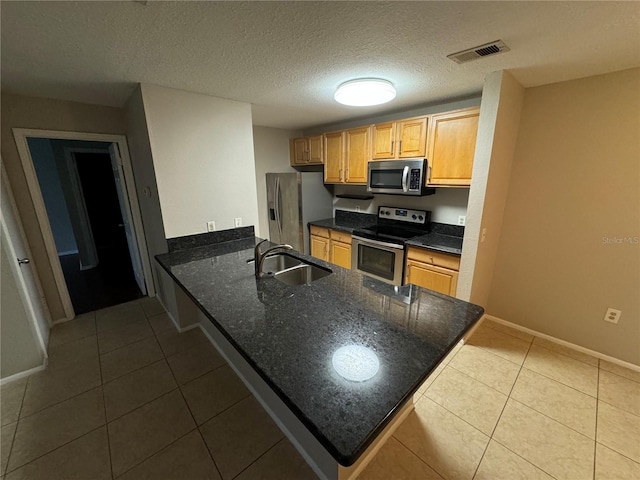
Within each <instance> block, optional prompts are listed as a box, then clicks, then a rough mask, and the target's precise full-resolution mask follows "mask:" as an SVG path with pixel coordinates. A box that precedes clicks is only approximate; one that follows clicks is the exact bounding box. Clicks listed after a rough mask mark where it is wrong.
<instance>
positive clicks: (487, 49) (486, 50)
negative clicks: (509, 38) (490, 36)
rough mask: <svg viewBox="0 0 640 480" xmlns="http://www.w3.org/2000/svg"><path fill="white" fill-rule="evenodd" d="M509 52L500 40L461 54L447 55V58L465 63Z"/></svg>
mask: <svg viewBox="0 0 640 480" xmlns="http://www.w3.org/2000/svg"><path fill="white" fill-rule="evenodd" d="M509 50H511V49H510V48H509V47H507V46H506V45H505V43H504V42H503V41H502V40H495V41H493V42H490V43H485V44H484V45H479V46H477V47H473V48H468V49H467V50H462V51H461V52H457V53H452V54H451V55H447V58H449V59H451V60H453V61H454V62H456V63H466V62H470V61H471V60H475V59H477V58H481V57H487V56H489V55H495V54H496V53H501V52H508V51H509Z"/></svg>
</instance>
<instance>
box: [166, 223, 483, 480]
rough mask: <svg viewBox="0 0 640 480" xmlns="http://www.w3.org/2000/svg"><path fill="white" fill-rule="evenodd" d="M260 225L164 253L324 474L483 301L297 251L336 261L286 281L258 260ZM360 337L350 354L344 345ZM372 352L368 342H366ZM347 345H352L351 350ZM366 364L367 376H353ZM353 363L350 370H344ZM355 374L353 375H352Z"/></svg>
mask: <svg viewBox="0 0 640 480" xmlns="http://www.w3.org/2000/svg"><path fill="white" fill-rule="evenodd" d="M258 241H260V239H258V238H255V237H254V236H253V232H251V236H248V237H246V238H241V239H237V240H234V241H228V242H223V243H218V244H211V245H205V246H200V247H197V248H189V249H186V250H180V251H175V252H173V253H167V254H163V255H159V256H157V257H156V259H157V261H158V262H159V264H160V265H161V266H162V267H163V268H164V270H166V271H167V272H168V274H169V275H170V276H171V277H172V278H173V280H174V281H175V282H176V284H177V285H178V286H180V287H181V289H182V290H183V291H184V292H185V293H186V294H187V296H188V297H190V299H191V300H192V301H193V302H194V303H195V305H196V306H197V307H198V308H199V310H200V311H201V312H202V313H201V314H199V316H198V319H199V320H198V321H199V322H200V325H201V326H202V328H204V329H205V331H206V332H207V333H209V335H210V337H211V338H212V339H213V341H214V343H215V344H216V346H217V347H218V349H219V350H221V353H222V354H223V355H224V356H225V357H226V358H227V359H228V360H229V363H230V364H231V365H232V366H233V367H234V369H235V370H236V372H237V373H238V374H239V375H240V377H241V378H242V379H243V380H244V381H245V383H246V384H247V386H248V387H249V388H250V390H252V392H253V393H254V394H255V395H256V397H257V398H258V400H260V401H261V403H262V404H263V406H264V407H265V409H266V410H267V411H268V412H269V413H270V415H271V416H272V417H274V420H275V421H276V423H278V425H279V426H280V427H281V428H282V429H283V431H284V432H285V434H287V436H288V437H289V438H290V440H292V442H293V443H294V444H295V445H296V447H297V448H298V449H299V450H300V453H301V454H302V455H303V457H304V458H305V459H306V460H307V462H308V463H309V464H310V466H311V467H312V468H313V469H314V471H315V472H316V473H317V474H318V475H319V476H320V477H321V478H331V479H334V478H335V479H337V478H348V477H349V475H351V474H352V473H355V472H354V471H353V467H352V468H351V469H347V468H344V467H348V466H350V465H353V464H354V462H356V461H357V460H358V459H359V457H361V456H362V455H363V453H364V452H365V451H366V450H367V448H368V447H369V446H370V445H371V444H372V443H373V442H374V441H375V440H376V438H377V437H378V436H379V435H380V434H381V433H382V432H383V431H384V430H385V427H387V425H389V424H390V423H392V422H393V421H394V419H395V417H397V416H398V413H399V412H400V411H402V412H403V413H404V412H408V411H409V409H410V408H411V407H412V401H413V400H412V398H413V394H414V392H415V391H416V390H417V389H418V388H419V386H420V385H421V384H422V382H423V381H424V380H425V379H426V378H427V377H428V376H429V374H430V373H431V372H432V371H433V370H434V369H435V368H436V367H437V365H438V364H439V363H440V361H441V360H442V359H443V358H444V357H445V356H446V355H447V353H448V352H449V351H450V350H451V349H452V348H453V347H454V346H455V345H456V344H457V343H458V342H459V341H460V339H462V337H463V336H464V335H465V333H466V332H468V331H469V330H470V329H471V328H472V327H473V325H474V324H475V323H476V322H477V321H478V320H479V319H480V317H481V316H482V313H483V309H482V308H481V307H479V306H477V305H473V304H469V303H467V302H464V301H461V300H457V299H455V298H452V297H449V296H446V295H441V294H438V293H435V292H432V291H430V290H426V289H423V288H419V287H416V286H414V285H406V286H403V287H394V286H392V285H388V284H386V283H382V282H379V281H377V280H374V279H371V278H369V277H366V276H364V275H361V274H359V273H356V272H352V271H349V270H346V269H344V268H341V267H338V266H336V265H331V264H329V263H326V262H323V261H321V260H318V259H316V258H313V257H310V256H308V255H304V254H301V253H298V252H293V254H292V255H293V256H295V257H298V258H300V259H302V260H303V261H305V262H307V263H311V264H315V265H319V266H320V267H323V268H326V269H330V270H331V271H332V274H331V275H328V276H326V277H324V278H320V279H318V280H316V281H314V282H313V283H310V284H308V285H295V286H292V285H287V284H285V283H282V282H281V281H279V280H278V279H277V278H274V277H272V276H269V275H266V276H264V277H263V278H260V279H256V277H255V276H254V265H253V263H250V262H247V260H249V259H250V258H252V257H253V254H254V250H253V249H254V246H255V245H256V244H257V242H258ZM347 347H348V348H351V349H354V352H355V353H352V354H347V356H346V363H342V364H341V359H340V358H338V357H339V356H340V355H339V352H344V349H345V348H347ZM363 352H364V354H363ZM344 358H345V357H343V359H344ZM354 359H361V360H362V361H363V362H364V364H365V365H357V364H356V365H355V367H356V368H355V371H354V372H355V375H356V376H358V375H361V374H363V371H364V370H367V369H368V374H367V375H365V376H369V377H370V378H368V379H366V380H362V381H353V380H349V379H348V378H347V377H349V367H350V366H352V367H353V366H354V365H353V363H351V362H352V361H353V360H354ZM345 368H346V373H345ZM354 378H355V377H354Z"/></svg>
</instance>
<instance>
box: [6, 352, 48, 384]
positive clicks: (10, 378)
mask: <svg viewBox="0 0 640 480" xmlns="http://www.w3.org/2000/svg"><path fill="white" fill-rule="evenodd" d="M48 364H49V358H48V357H47V358H45V359H44V361H43V362H42V365H39V366H37V367H33V368H30V369H29V370H25V371H24V372H20V373H14V374H13V375H10V376H8V377H6V378H2V379H0V385H6V384H7V383H11V382H15V381H16V380H20V379H21V378H25V377H28V376H30V375H33V374H34V373H38V372H41V371H42V370H44V369H45V368H47V365H48Z"/></svg>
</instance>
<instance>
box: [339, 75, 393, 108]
mask: <svg viewBox="0 0 640 480" xmlns="http://www.w3.org/2000/svg"><path fill="white" fill-rule="evenodd" d="M333 98H335V100H336V102H338V103H342V104H343V105H349V106H352V107H368V106H370V105H380V104H382V103H387V102H389V101H391V100H393V99H394V98H396V89H395V88H394V87H393V84H392V83H391V82H389V81H387V80H381V79H379V78H358V79H356V80H350V81H348V82H344V83H343V84H342V85H340V86H339V87H338V89H337V90H336V93H335V95H334V96H333Z"/></svg>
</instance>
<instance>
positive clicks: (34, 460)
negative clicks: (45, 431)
mask: <svg viewBox="0 0 640 480" xmlns="http://www.w3.org/2000/svg"><path fill="white" fill-rule="evenodd" d="M96 388H97V387H96ZM103 427H105V428H106V425H98V426H97V427H96V428H93V429H91V430H89V431H88V432H86V433H83V434H82V435H80V436H79V437H76V438H74V439H72V440H69V441H68V442H65V443H63V444H62V445H58V446H57V447H56V448H54V449H52V450H49V451H48V452H45V453H43V454H42V455H38V456H37V457H35V458H34V459H32V460H29V461H28V462H27V463H23V464H22V465H20V466H19V467H16V468H14V469H13V470H11V471H9V470H7V471H6V472H5V473H4V474H5V476H6V475H7V474H9V473H13V472H15V471H17V470H20V469H21V468H23V467H26V466H27V465H31V464H32V463H33V462H36V461H38V460H40V459H41V458H42V457H46V456H47V455H49V454H51V453H53V452H55V451H57V450H60V449H61V448H63V447H66V446H67V445H69V444H70V443H73V442H75V441H76V440H79V439H81V438H82V437H85V436H87V435H89V434H91V433H93V432H95V431H96V430H100V429H101V428H103ZM7 466H8V463H7Z"/></svg>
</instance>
